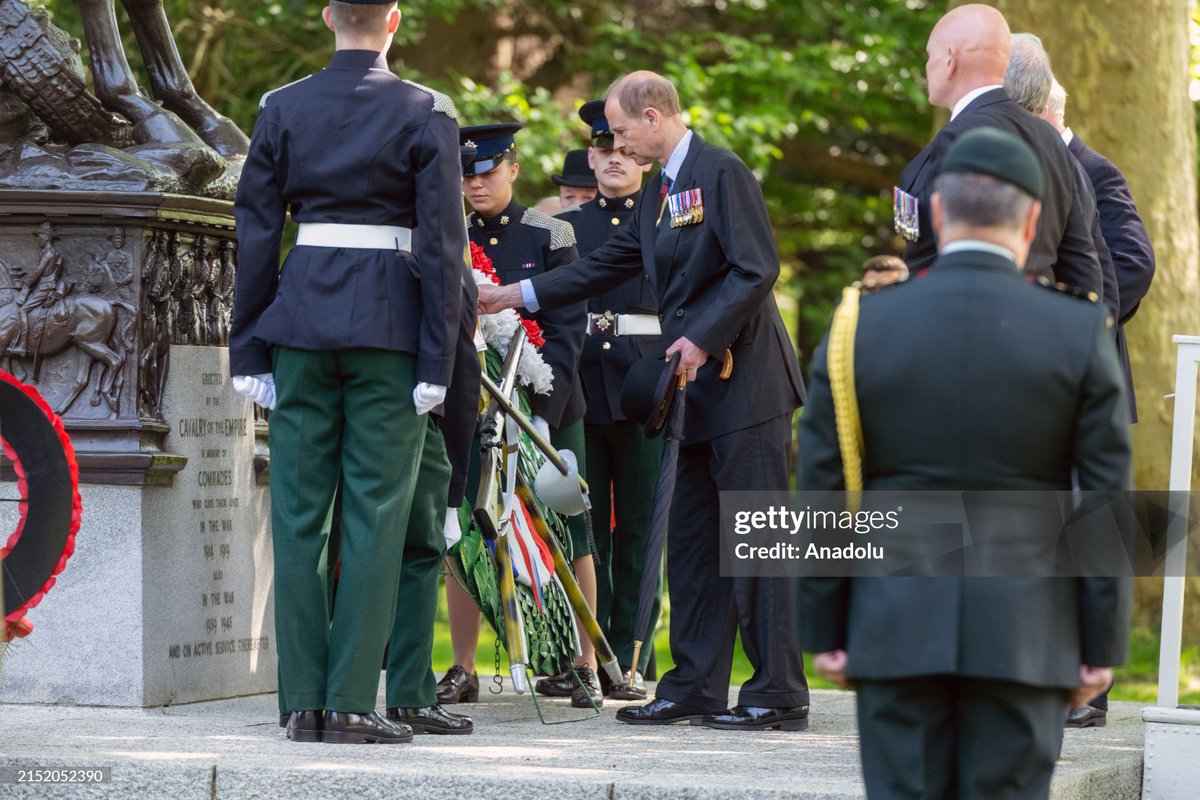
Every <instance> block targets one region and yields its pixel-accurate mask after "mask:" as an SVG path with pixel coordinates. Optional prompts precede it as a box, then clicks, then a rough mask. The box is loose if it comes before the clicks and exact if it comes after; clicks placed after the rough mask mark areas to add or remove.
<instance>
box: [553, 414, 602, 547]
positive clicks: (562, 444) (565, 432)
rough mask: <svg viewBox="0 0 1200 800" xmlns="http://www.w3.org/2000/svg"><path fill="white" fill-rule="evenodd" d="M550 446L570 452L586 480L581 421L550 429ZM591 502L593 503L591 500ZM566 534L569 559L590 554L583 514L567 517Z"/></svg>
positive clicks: (585, 456)
mask: <svg viewBox="0 0 1200 800" xmlns="http://www.w3.org/2000/svg"><path fill="white" fill-rule="evenodd" d="M550 444H552V445H554V448H555V449H556V450H570V451H571V452H572V453H574V454H575V458H576V460H577V461H578V462H579V474H580V475H581V476H583V479H584V480H585V481H586V480H587V479H588V469H587V454H586V453H585V452H584V450H585V445H584V436H583V420H577V421H575V422H572V423H571V424H570V425H565V426H563V427H562V428H551V429H550ZM592 502H595V498H593V500H592ZM567 533H569V534H570V535H571V558H572V559H576V558H583V557H584V556H590V555H591V554H592V548H591V545H590V544H589V543H588V535H587V521H586V520H584V518H583V514H576V515H575V516H573V517H567Z"/></svg>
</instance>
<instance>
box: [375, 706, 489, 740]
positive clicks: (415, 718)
mask: <svg viewBox="0 0 1200 800" xmlns="http://www.w3.org/2000/svg"><path fill="white" fill-rule="evenodd" d="M387 718H388V719H390V720H392V721H393V722H401V723H404V724H405V725H407V726H408V727H410V728H412V730H413V733H450V734H458V735H464V734H468V733H474V732H475V723H474V722H472V721H471V718H470V717H468V716H466V715H464V714H452V713H451V712H449V711H447V710H446V709H444V708H442V707H441V706H439V705H437V704H436V703H435V704H434V705H431V706H426V707H425V708H389V709H388V710H387Z"/></svg>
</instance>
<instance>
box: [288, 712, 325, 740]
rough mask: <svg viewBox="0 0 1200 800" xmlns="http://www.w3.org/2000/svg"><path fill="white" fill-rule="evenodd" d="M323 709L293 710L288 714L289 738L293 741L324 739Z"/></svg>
mask: <svg viewBox="0 0 1200 800" xmlns="http://www.w3.org/2000/svg"><path fill="white" fill-rule="evenodd" d="M323 713H324V712H321V711H293V712H292V713H291V714H289V715H288V720H287V738H289V739H291V740H292V741H293V742H319V741H321V740H322V736H321V735H322V732H323V728H324V726H323V724H322V723H323V720H322V718H321V715H322V714H323Z"/></svg>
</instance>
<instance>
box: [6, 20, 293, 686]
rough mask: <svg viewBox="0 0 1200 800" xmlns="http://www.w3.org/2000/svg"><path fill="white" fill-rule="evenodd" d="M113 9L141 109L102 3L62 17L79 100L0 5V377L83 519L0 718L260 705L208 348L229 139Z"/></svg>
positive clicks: (253, 610)
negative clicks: (18, 384)
mask: <svg viewBox="0 0 1200 800" xmlns="http://www.w3.org/2000/svg"><path fill="white" fill-rule="evenodd" d="M122 2H123V5H124V6H125V8H126V10H127V11H128V13H129V16H130V19H131V21H132V22H133V27H134V31H135V33H136V35H137V40H138V42H139V45H140V47H141V49H142V54H143V59H144V60H145V61H146V63H147V66H148V72H149V74H150V76H151V88H152V90H153V95H154V97H155V98H156V99H157V100H158V101H159V103H161V105H160V104H159V103H156V102H154V101H152V100H150V99H148V96H147V95H146V94H145V93H143V92H142V91H141V90H140V89H139V88H138V85H137V81H136V78H135V77H134V76H133V75H132V73H131V72H130V69H129V65H128V63H127V61H126V58H125V54H124V51H123V49H122V47H121V44H120V42H121V39H120V36H119V33H118V31H117V29H116V17H115V15H114V12H113V2H112V0H77V3H76V5H77V6H78V9H79V11H80V14H81V15H82V16H83V22H84V26H83V27H84V29H85V30H86V31H87V35H88V49H89V54H90V61H91V64H92V72H93V77H94V84H95V87H96V94H95V95H93V94H91V93H89V92H88V91H87V88H86V87H87V82H86V79H85V74H84V72H83V65H82V62H81V60H80V58H79V50H80V45H79V43H78V42H77V41H74V40H71V39H70V38H69V37H67V36H66V35H65V34H63V33H62V32H61V31H60V30H58V29H57V28H55V27H54V26H53V25H51V24H50V23H49V21H48V20H47V19H46V16H45V14H44V13H43V12H40V11H37V10H33V9H31V8H30V7H29V6H27V5H26V4H25V3H23V2H21V1H20V0H0V368H3V369H4V370H6V371H9V372H11V373H13V374H14V375H15V376H16V377H17V378H19V379H21V380H22V381H25V382H27V383H30V384H33V385H34V386H36V387H37V388H38V389H39V391H40V392H41V393H42V395H43V396H44V397H45V398H46V399H47V401H48V402H49V403H50V404H51V405H52V406H53V407H54V410H55V411H56V412H57V413H58V414H60V415H61V416H62V418H63V420H64V422H65V423H66V427H67V431H68V432H69V433H70V435H71V438H72V440H73V442H74V446H75V450H76V454H77V457H78V462H79V478H80V494H81V496H82V501H83V517H82V526H81V528H80V531H79V533H78V535H77V537H76V552H75V554H74V556H73V557H72V558H71V560H70V561H69V562H68V564H67V567H66V569H65V571H64V572H63V573H62V575H61V576H60V577H59V579H58V583H57V585H56V586H55V587H54V589H53V591H52V592H51V593H50V594H48V595H47V596H46V598H45V600H44V601H43V602H42V603H41V605H39V606H38V607H37V608H36V609H34V611H33V612H32V613H31V614H30V615H29V619H30V621H31V622H32V623H33V624H34V631H33V633H32V634H31V635H30V636H28V637H27V638H26V639H24V640H19V641H17V642H16V643H14V645H12V646H10V648H9V649H8V652H7V653H6V656H5V659H4V663H3V670H4V681H3V692H4V694H3V696H2V697H0V701H3V702H10V703H11V702H28V703H72V704H86V705H123V706H155V705H164V704H169V703H176V702H189V701H196V700H205V699H210V698H218V697H230V696H235V695H243V694H251V693H256V692H266V691H273V690H274V689H275V684H276V663H275V643H274V610H273V599H272V598H273V595H272V591H271V587H272V582H273V565H272V551H271V540H270V530H269V520H270V499H269V495H268V491H267V480H266V479H267V474H268V462H267V456H266V453H267V451H266V426H265V423H264V422H263V421H262V416H261V410H260V409H256V408H255V407H254V406H253V405H252V404H251V403H250V402H249V401H248V400H246V399H245V398H243V397H241V396H239V395H237V394H235V393H234V392H233V391H232V389H231V388H230V385H229V380H228V374H229V370H228V367H229V364H228V351H227V349H226V345H227V343H228V334H229V318H230V311H231V308H232V303H233V286H234V275H235V272H236V268H237V266H236V265H237V244H236V240H235V238H234V234H233V209H232V203H231V202H230V199H231V197H232V193H233V191H234V188H235V187H236V183H237V174H238V169H239V167H240V163H241V159H242V158H243V157H244V154H245V151H246V149H247V147H248V142H247V140H246V137H245V135H244V134H243V133H242V132H241V131H240V130H238V129H237V127H236V126H234V125H233V124H232V123H231V122H230V121H229V120H227V119H225V118H224V117H222V116H220V115H219V114H217V113H216V112H215V111H213V110H212V108H210V107H209V106H208V105H207V104H206V103H205V102H204V101H203V100H202V99H201V98H199V96H198V95H197V94H196V92H195V90H194V89H193V88H192V85H191V81H190V80H189V79H188V77H187V73H186V71H185V70H184V68H183V66H182V63H181V62H180V59H179V55H178V52H177V51H176V48H175V43H174V41H173V39H172V37H171V33H170V29H169V27H168V26H167V21H166V17H165V16H164V14H163V10H162V3H161V0H122ZM256 411H257V412H258V413H257V414H256ZM0 424H2V423H0ZM0 431H2V427H0ZM4 466H5V470H4V475H3V477H4V479H5V480H8V481H11V480H12V478H13V475H12V472H11V470H10V469H7V465H4ZM3 521H4V522H11V521H10V520H9V519H8V518H7V517H5V518H4V519H3ZM9 527H11V526H9ZM9 532H10V531H9V530H8V529H5V530H0V539H3V538H6V537H7V535H8V533H9Z"/></svg>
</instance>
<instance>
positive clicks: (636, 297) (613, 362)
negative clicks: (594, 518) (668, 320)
mask: <svg viewBox="0 0 1200 800" xmlns="http://www.w3.org/2000/svg"><path fill="white" fill-rule="evenodd" d="M641 198H642V193H641V192H640V191H639V192H636V193H635V194H632V195H630V196H628V197H615V198H614V197H604V196H603V195H601V194H597V195H596V197H594V198H593V199H592V200H590V201H589V202H587V203H584V204H582V205H580V206H576V207H574V208H569V209H567V210H565V211H562V212H560V213H559V214H557V216H558V217H559V218H560V219H565V220H567V221H568V222H570V223H571V226H572V227H573V228H574V229H575V239H576V241H577V247H578V248H579V255H580V256H582V257H584V258H586V257H587V256H588V255H589V254H591V252H592V251H593V250H595V249H596V248H597V247H599V246H600V245H602V244H604V243H605V242H606V241H608V239H609V237H610V236H612V235H613V234H614V233H616V232H617V231H618V230H620V228H621V227H622V226H624V225H626V224H627V223H628V222H629V221H630V220H631V219H632V218H633V216H634V214H636V213H637V208H638V204H639V202H641ZM587 305H588V311H589V312H591V313H593V314H603V313H605V312H606V311H611V312H612V313H613V314H616V315H621V314H648V315H650V316H655V317H657V316H658V304H657V303H656V302H655V301H654V287H653V286H651V285H650V277H649V276H648V275H646V274H645V273H644V272H643V273H642V274H641V275H639V276H637V277H636V278H634V279H632V280H630V281H628V282H627V283H623V284H621V285H620V286H618V287H617V288H615V289H610V290H609V291H607V292H605V293H604V294H602V295H600V296H598V297H592V298H589V299H588V304H587ZM666 350H667V343H666V342H664V341H663V337H662V336H614V335H612V334H600V333H593V334H591V335H589V336H587V337H586V338H585V339H584V340H583V355H582V356H581V357H580V359H579V374H580V377H581V378H582V379H583V386H584V394H585V395H586V396H587V415H586V416H585V417H584V421H586V422H587V423H588V424H589V425H612V424H613V423H615V422H625V421H627V420H626V418H625V415H624V414H622V413H621V386H622V385H623V384H624V383H625V376H626V375H627V374H628V373H629V368H630V367H631V366H632V365H633V362H634V361H636V360H638V358H641V357H643V356H646V357H652V358H662V356H663V354H664V353H665V352H666Z"/></svg>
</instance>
